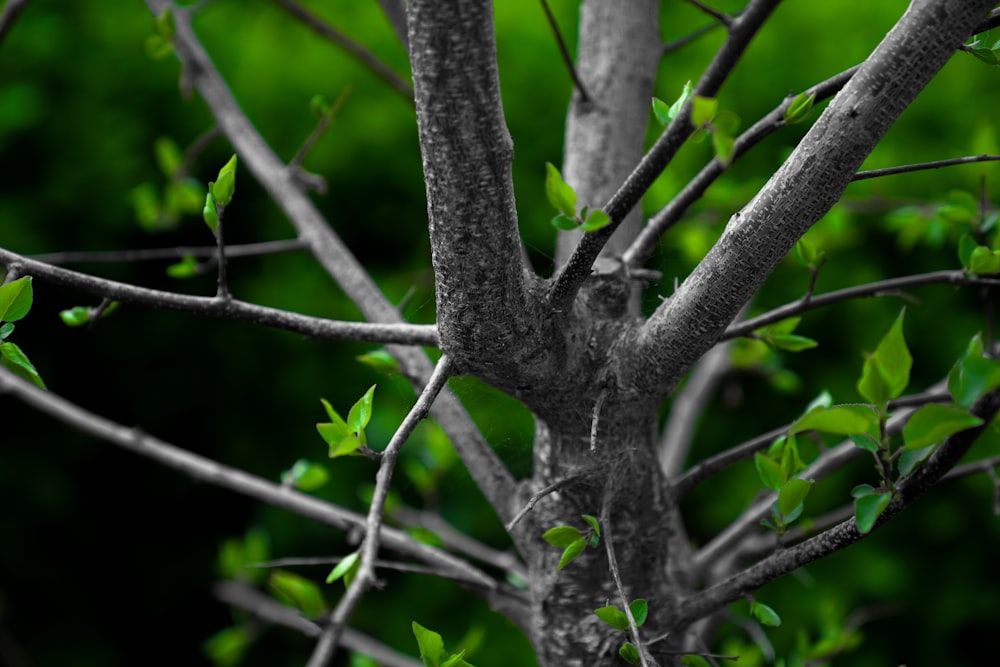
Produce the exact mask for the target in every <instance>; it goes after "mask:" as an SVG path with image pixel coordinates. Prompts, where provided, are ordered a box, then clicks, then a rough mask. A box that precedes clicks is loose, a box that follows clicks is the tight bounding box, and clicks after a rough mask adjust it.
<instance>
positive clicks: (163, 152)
mask: <svg viewBox="0 0 1000 667" xmlns="http://www.w3.org/2000/svg"><path fill="white" fill-rule="evenodd" d="M153 153H154V154H155V155H156V164H157V166H159V167H160V171H162V172H163V175H164V176H166V177H167V178H173V177H174V174H176V173H177V171H178V170H179V169H180V168H181V165H183V164H184V153H182V152H181V149H180V148H179V147H178V146H177V143H176V142H175V141H174V140H173V139H171V138H170V137H160V138H159V139H157V140H156V142H155V143H154V144H153Z"/></svg>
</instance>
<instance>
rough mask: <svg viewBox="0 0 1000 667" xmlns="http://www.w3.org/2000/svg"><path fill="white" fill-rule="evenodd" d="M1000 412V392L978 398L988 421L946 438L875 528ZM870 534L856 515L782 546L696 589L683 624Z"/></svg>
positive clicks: (683, 610) (978, 411) (684, 607)
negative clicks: (825, 529) (758, 559)
mask: <svg viewBox="0 0 1000 667" xmlns="http://www.w3.org/2000/svg"><path fill="white" fill-rule="evenodd" d="M998 410H1000V390H994V391H992V392H989V393H987V394H986V395H984V396H983V397H982V398H980V399H979V400H978V401H976V403H975V405H973V406H972V408H971V409H970V413H971V414H973V415H976V416H977V417H980V418H981V419H983V422H984V423H983V424H982V425H980V426H978V427H976V428H972V429H969V430H967V431H962V432H961V433H957V434H955V435H953V436H950V437H949V438H947V439H946V440H945V441H944V443H942V444H941V446H939V447H938V448H937V449H936V450H935V451H934V453H933V454H931V456H930V458H929V459H928V460H927V461H926V462H925V463H924V464H923V465H922V466H920V467H919V468H917V470H916V471H915V472H914V473H913V474H912V475H910V476H909V477H907V478H905V479H904V480H903V482H902V483H901V484H900V485H899V493H898V496H897V497H896V498H895V499H894V500H893V501H892V502H891V503H890V504H889V506H888V507H887V508H886V509H885V511H884V512H883V513H882V514H881V515H880V516H879V518H878V520H877V521H876V522H875V527H874V528H873V530H876V529H878V528H880V527H881V526H883V525H885V523H886V522H888V521H890V520H891V519H892V518H894V517H896V516H897V515H899V513H900V512H902V511H903V510H904V509H906V508H908V507H909V506H910V505H912V504H913V502H914V501H915V500H916V499H917V498H919V497H920V496H922V495H923V494H924V493H926V492H927V491H928V490H929V489H930V488H931V487H932V486H933V485H934V484H936V483H937V482H938V481H939V480H940V479H941V478H942V476H943V475H944V474H945V473H947V472H948V471H949V470H951V469H952V468H953V467H954V466H955V464H956V463H957V462H958V460H959V459H960V458H961V457H962V455H964V454H965V452H967V451H968V450H969V448H970V447H972V445H973V443H975V441H976V440H977V439H978V438H979V435H980V434H981V433H982V432H983V431H984V430H985V429H986V428H987V425H988V424H989V422H990V421H991V420H992V419H993V417H994V416H995V415H996V413H997V411H998ZM867 534H868V535H870V534H871V533H867ZM865 536H866V535H865V534H862V533H861V532H860V531H859V530H858V527H857V525H856V523H855V522H854V520H853V518H852V519H848V520H847V521H843V522H841V523H840V524H838V525H836V526H835V527H833V528H831V529H830V530H827V531H825V532H824V533H821V534H820V535H817V536H816V537H813V538H810V539H808V540H806V541H804V542H802V543H800V544H797V545H795V546H793V547H789V548H787V549H783V550H781V551H779V552H777V553H775V554H774V555H772V556H769V557H768V558H765V559H764V560H762V561H760V562H759V563H757V564H756V565H754V566H752V567H750V568H749V569H747V570H745V571H743V572H741V573H739V574H737V575H735V576H733V577H730V578H729V579H727V580H725V581H723V582H721V583H719V584H716V585H714V586H712V587H710V588H708V589H706V590H704V591H701V592H698V593H695V594H694V595H692V596H691V597H690V598H688V599H687V600H685V601H684V602H683V603H682V604H681V606H680V609H679V615H680V619H681V621H680V622H681V623H684V624H687V623H690V622H692V621H694V620H697V619H699V618H703V617H705V616H706V615H708V614H711V613H712V612H714V611H716V610H718V609H720V608H722V607H724V606H725V605H727V604H729V603H730V602H734V601H736V600H739V599H740V598H741V597H743V596H744V595H746V594H747V593H749V592H751V591H754V590H756V589H757V588H760V587H761V586H763V585H764V584H766V583H768V582H770V581H773V580H774V579H777V578H778V577H781V576H783V575H785V574H787V573H789V572H791V571H794V570H797V569H799V568H800V567H802V566H804V565H806V564H808V563H811V562H813V561H816V560H818V559H820V558H823V557H825V556H828V555H830V554H832V553H834V552H836V551H839V550H841V549H844V548H846V547H848V546H850V545H852V544H854V543H856V542H858V541H860V540H862V539H864V537H865Z"/></svg>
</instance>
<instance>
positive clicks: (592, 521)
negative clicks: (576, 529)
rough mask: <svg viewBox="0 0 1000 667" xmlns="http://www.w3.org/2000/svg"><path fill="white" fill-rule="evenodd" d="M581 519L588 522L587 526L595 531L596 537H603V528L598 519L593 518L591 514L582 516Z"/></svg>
mask: <svg viewBox="0 0 1000 667" xmlns="http://www.w3.org/2000/svg"><path fill="white" fill-rule="evenodd" d="M580 518H582V519H583V520H584V521H585V522H586V524H587V525H588V526H590V528H591V530H593V531H594V534H595V535H597V536H598V537H600V536H601V526H600V524H599V523H598V522H597V517H595V516H591V515H590V514H581V515H580Z"/></svg>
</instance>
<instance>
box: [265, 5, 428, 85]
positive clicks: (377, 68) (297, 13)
mask: <svg viewBox="0 0 1000 667" xmlns="http://www.w3.org/2000/svg"><path fill="white" fill-rule="evenodd" d="M274 1H275V2H276V3H278V4H279V5H280V6H281V8H282V9H284V10H285V11H286V12H288V13H289V14H291V15H292V16H294V17H295V18H297V19H298V20H299V21H301V22H302V23H303V24H304V25H305V26H307V27H308V28H310V29H311V30H313V31H314V32H316V33H318V34H320V35H322V36H323V37H325V38H327V39H329V40H330V41H332V42H334V43H335V44H337V45H338V46H339V47H340V48H342V49H344V50H345V51H347V52H348V53H349V54H351V55H352V56H354V58H355V59H356V60H357V61H358V62H360V63H361V64H363V65H364V66H365V67H367V68H368V69H369V70H371V72H372V73H373V74H375V75H376V76H377V77H379V78H380V79H382V80H383V81H385V82H386V83H387V84H389V87H390V88H392V89H393V90H395V91H396V92H397V93H399V94H400V95H402V96H403V97H404V98H406V99H407V100H408V101H409V102H410V104H412V103H413V87H412V86H411V85H410V84H409V83H408V82H406V81H405V80H404V79H403V77H401V76H400V75H398V74H396V72H395V71H393V69H392V68H391V67H389V66H388V65H386V64H385V63H384V62H382V61H381V60H379V59H378V57H376V56H375V54H373V53H372V52H371V51H369V50H368V49H366V48H365V47H363V46H361V45H360V44H358V43H357V42H355V41H354V40H353V39H351V38H350V37H348V36H347V35H346V34H344V33H343V32H341V31H340V30H338V29H337V28H334V27H333V26H332V25H330V24H329V23H327V22H326V21H324V20H323V19H321V18H320V17H318V16H316V15H315V14H313V13H312V12H311V11H309V10H308V9H306V8H305V7H304V6H303V5H301V4H299V3H298V2H296V0H274Z"/></svg>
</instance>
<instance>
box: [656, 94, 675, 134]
mask: <svg viewBox="0 0 1000 667" xmlns="http://www.w3.org/2000/svg"><path fill="white" fill-rule="evenodd" d="M653 115H654V116H655V117H656V122H658V123H659V124H660V125H663V126H664V127H666V126H667V125H668V124H669V123H670V121H671V120H673V116H671V115H670V107H669V106H667V103H666V102H664V101H663V100H661V99H660V98H659V97H654V98H653Z"/></svg>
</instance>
